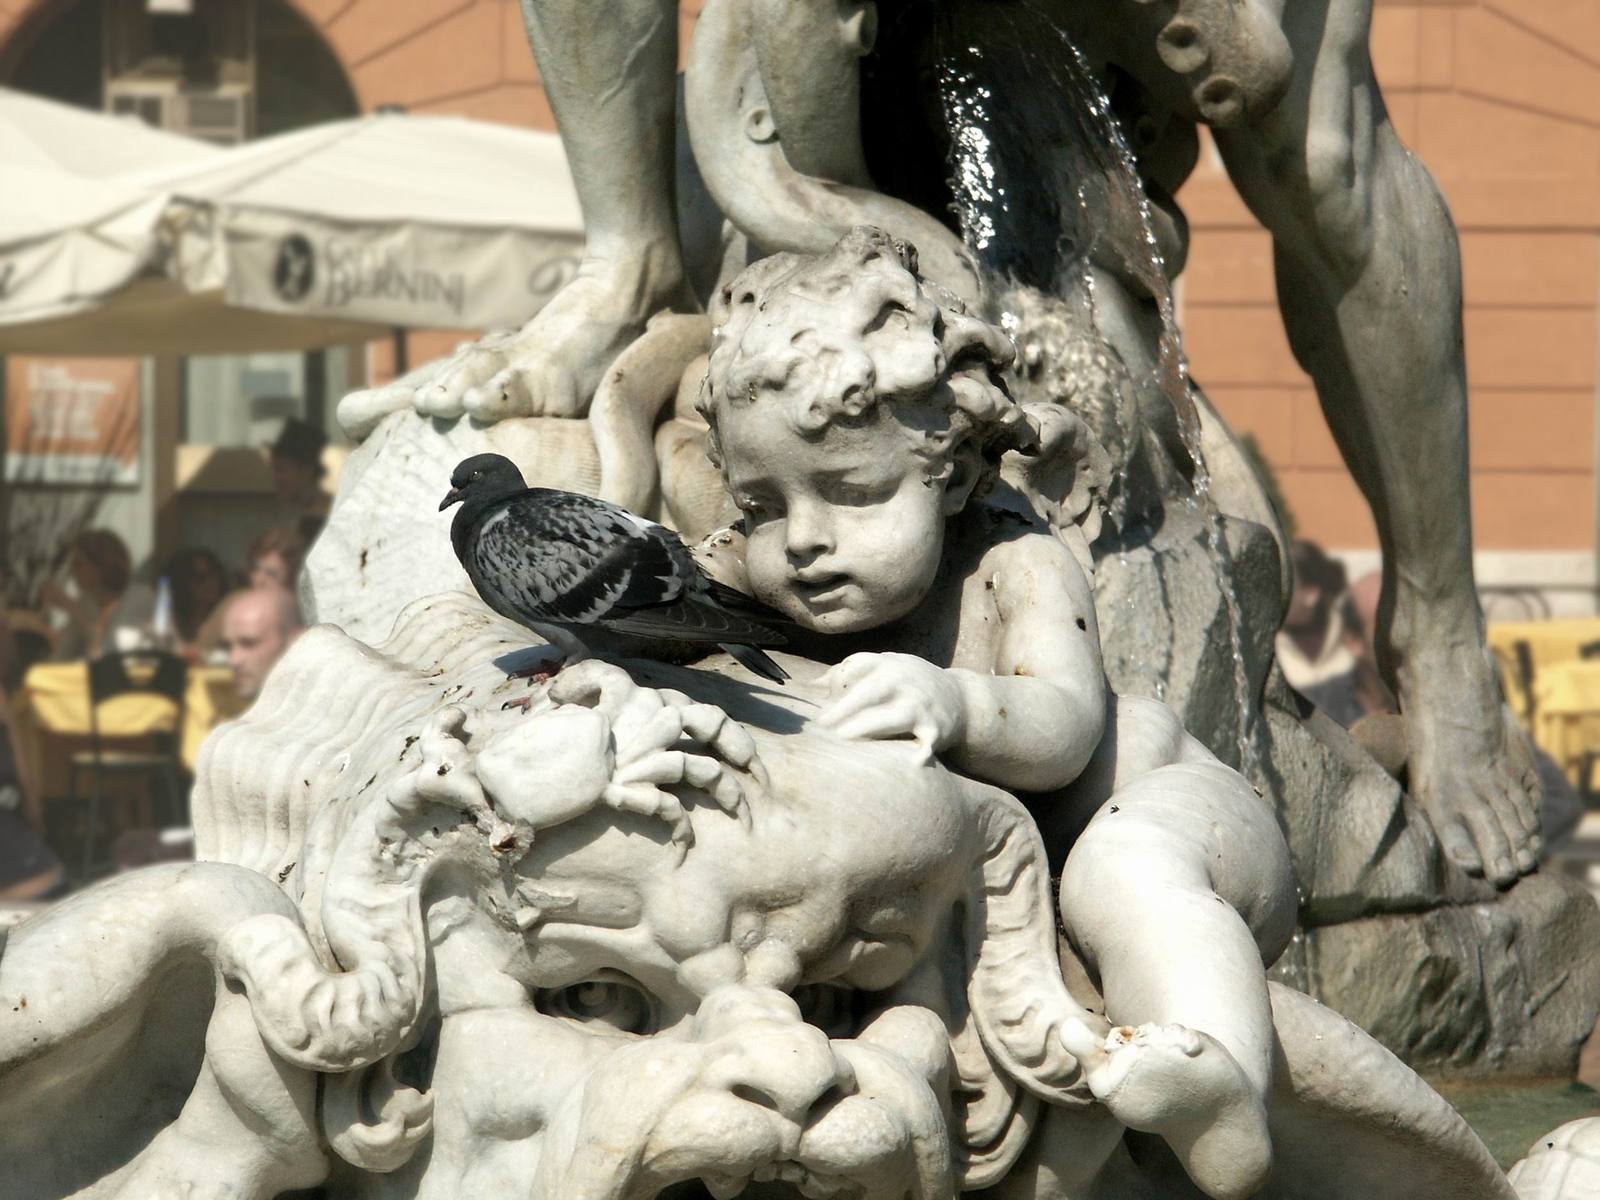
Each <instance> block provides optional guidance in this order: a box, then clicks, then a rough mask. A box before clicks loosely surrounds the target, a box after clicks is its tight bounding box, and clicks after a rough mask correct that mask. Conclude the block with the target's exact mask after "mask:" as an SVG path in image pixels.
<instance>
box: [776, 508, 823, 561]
mask: <svg viewBox="0 0 1600 1200" xmlns="http://www.w3.org/2000/svg"><path fill="white" fill-rule="evenodd" d="M819 508H820V505H817V504H811V503H804V504H795V505H791V506H790V508H789V511H788V513H787V515H786V516H785V517H784V525H783V535H784V549H785V550H787V551H788V553H789V557H790V558H792V559H809V558H815V557H816V556H817V555H819V554H826V553H827V552H828V551H830V550H832V549H833V538H832V537H831V536H830V535H829V532H828V523H827V521H825V520H824V519H823V518H822V514H821V513H820V512H819V511H818V510H819Z"/></svg>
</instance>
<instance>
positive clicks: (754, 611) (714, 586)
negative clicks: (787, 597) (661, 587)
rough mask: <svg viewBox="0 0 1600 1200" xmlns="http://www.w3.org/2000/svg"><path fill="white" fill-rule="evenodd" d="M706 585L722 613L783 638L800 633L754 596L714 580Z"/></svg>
mask: <svg viewBox="0 0 1600 1200" xmlns="http://www.w3.org/2000/svg"><path fill="white" fill-rule="evenodd" d="M706 585H707V587H708V590H709V591H710V593H711V599H712V600H713V601H715V602H716V605H717V607H718V608H720V609H722V611H723V612H729V613H733V614H734V615H735V616H739V617H743V618H744V619H745V620H747V621H751V622H753V623H755V624H757V625H759V626H761V627H762V628H763V629H767V630H770V631H772V632H774V633H779V634H783V635H784V636H785V637H787V636H789V635H791V634H795V633H799V632H800V627H799V626H798V625H796V624H795V623H794V622H793V621H792V620H790V619H789V618H788V617H786V616H784V615H783V614H782V613H781V612H779V611H778V610H777V609H775V608H772V607H770V606H769V605H766V604H763V603H761V601H759V600H757V599H756V598H755V597H754V596H750V595H746V594H745V593H744V592H741V591H739V589H737V588H731V587H729V586H728V585H727V584H725V583H720V582H718V581H717V580H715V579H709V578H708V579H707V580H706ZM772 644H774V643H770V642H762V643H761V645H763V646H765V645H772ZM776 644H777V645H782V644H783V643H782V642H779V643H776Z"/></svg>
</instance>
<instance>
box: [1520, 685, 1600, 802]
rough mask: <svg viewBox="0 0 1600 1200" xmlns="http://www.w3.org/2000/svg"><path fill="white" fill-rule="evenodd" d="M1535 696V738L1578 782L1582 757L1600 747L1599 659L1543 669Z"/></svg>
mask: <svg viewBox="0 0 1600 1200" xmlns="http://www.w3.org/2000/svg"><path fill="white" fill-rule="evenodd" d="M1534 697H1535V701H1536V703H1537V705H1538V713H1537V716H1536V717H1535V720H1534V739H1535V740H1536V741H1537V742H1538V743H1539V745H1540V746H1541V747H1542V748H1543V749H1544V751H1545V752H1546V753H1547V754H1549V755H1550V757H1552V758H1554V759H1555V760H1556V761H1557V762H1558V763H1560V764H1561V766H1562V767H1563V768H1564V769H1565V770H1566V772H1567V774H1568V775H1569V776H1571V777H1572V779H1573V782H1574V783H1576V782H1577V781H1578V779H1577V773H1578V770H1579V768H1580V767H1581V766H1582V764H1583V756H1584V755H1585V754H1587V753H1588V752H1589V751H1591V750H1600V660H1591V661H1588V662H1584V661H1573V662H1562V663H1553V664H1551V665H1550V666H1546V667H1542V668H1540V670H1539V674H1538V676H1537V678H1535V680H1534Z"/></svg>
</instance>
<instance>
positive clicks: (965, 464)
mask: <svg viewBox="0 0 1600 1200" xmlns="http://www.w3.org/2000/svg"><path fill="white" fill-rule="evenodd" d="M983 465H984V464H983V452H982V450H980V449H979V447H978V443H977V441H976V440H975V439H973V438H963V439H962V440H961V443H960V445H958V446H957V447H956V448H955V450H954V451H952V452H951V455H950V471H949V474H948V475H947V476H946V479H945V485H944V515H945V516H947V517H953V516H955V515H956V514H957V513H958V512H960V511H961V510H962V509H964V508H966V507H967V504H968V503H969V502H970V501H971V500H972V493H973V490H974V489H975V488H977V486H978V483H979V482H980V481H981V480H982V479H983Z"/></svg>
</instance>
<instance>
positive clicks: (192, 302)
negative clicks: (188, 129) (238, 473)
mask: <svg viewBox="0 0 1600 1200" xmlns="http://www.w3.org/2000/svg"><path fill="white" fill-rule="evenodd" d="M14 95H15V94H14V93H9V94H6V93H0V96H7V97H9V96H14ZM36 105H45V106H46V107H48V108H60V107H62V106H57V105H48V104H46V102H43V101H38V100H33V99H31V98H29V99H28V101H27V106H28V107H30V108H31V107H32V106H36ZM69 111H70V110H69ZM57 115H59V114H57ZM71 118H72V120H73V121H75V122H87V123H90V124H92V125H95V126H110V127H111V132H113V133H117V134H119V135H124V134H126V132H127V131H126V128H125V126H124V123H123V122H121V121H120V120H118V119H116V118H110V117H98V116H94V115H90V114H81V113H76V112H71ZM102 132H104V131H100V130H97V135H99V134H100V133H102ZM141 135H149V136H153V137H155V138H159V139H161V144H160V145H159V146H154V148H152V151H151V157H152V158H153V159H154V160H155V162H154V163H153V165H151V166H148V167H145V168H142V169H139V170H133V171H123V172H120V173H116V174H113V175H109V176H107V177H104V178H98V179H95V178H91V177H88V176H87V175H84V174H80V173H77V172H76V171H73V170H68V169H67V166H66V164H67V163H68V162H69V161H70V162H74V163H78V164H79V165H81V158H82V155H81V154H79V153H77V152H74V153H72V154H70V155H62V156H61V157H59V158H57V159H56V160H55V161H53V162H52V161H50V160H49V159H48V157H47V156H39V155H35V156H33V157H31V158H30V161H29V162H28V164H27V165H12V164H11V163H10V162H9V161H8V160H6V159H4V158H0V352H8V351H9V352H34V353H69V352H70V353H73V354H157V353H180V354H182V353H190V354H192V353H208V352H216V353H220V352H225V351H233V352H240V351H247V350H265V349H291V348H298V347H308V346H316V345H328V344H333V343H336V342H343V341H352V340H357V339H360V338H365V337H372V336H375V335H377V334H379V333H381V332H383V331H385V330H387V329H389V328H392V327H395V326H406V327H414V328H452V329H464V330H474V329H485V328H494V327H499V326H507V325H516V324H520V323H521V322H523V321H525V320H527V318H528V317H529V316H531V315H532V314H533V313H534V312H536V311H537V310H538V309H539V307H540V306H541V305H542V304H543V303H544V301H545V300H546V299H548V298H549V296H550V295H551V294H552V293H553V292H554V291H555V290H556V289H557V288H558V287H560V285H561V284H562V283H564V282H565V281H566V280H567V279H568V278H570V277H571V274H572V272H573V271H574V270H575V269H576V266H577V261H578V256H579V253H580V251H581V249H582V239H583V233H582V230H583V223H582V216H581V213H580V212H579V208H578V202H577V197H576V194H575V193H574V191H573V187H572V180H571V176H570V173H569V172H568V169H567V165H566V157H565V155H564V154H563V152H562V149H561V143H560V139H559V138H558V137H556V136H555V135H554V134H548V133H537V132H531V131H526V130H518V129H513V128H510V127H506V126H499V125H490V124H486V123H484V122H478V121H469V120H464V119H461V118H456V117H427V116H402V115H374V116H367V117H359V118H355V119H352V120H349V121H339V122H332V123H329V124H325V125H319V126H315V127H312V128H310V129H305V130H299V131H296V132H294V133H289V134H284V135H282V136H279V137H274V138H267V139H263V140H261V141H257V142H251V143H248V144H246V145H243V146H239V147H236V148H233V149H228V150H216V149H213V148H209V147H201V148H199V150H198V152H196V153H192V154H184V153H181V152H176V151H174V150H173V148H172V147H170V146H167V145H165V143H166V142H167V141H169V140H170V141H176V142H180V143H185V144H186V139H170V138H168V136H167V135H163V134H153V133H151V131H148V130H143V131H141ZM85 136H87V135H85ZM153 145H154V144H153Z"/></svg>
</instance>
